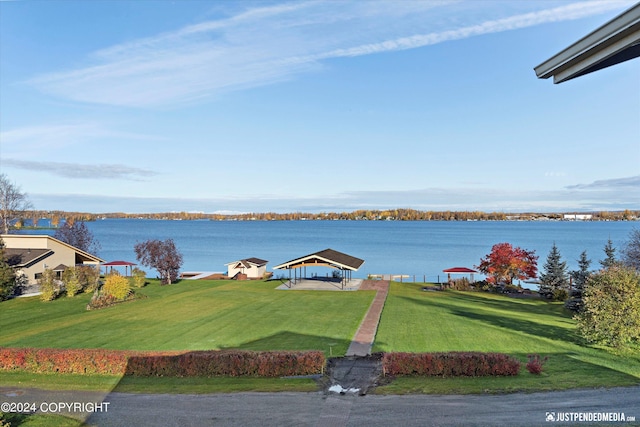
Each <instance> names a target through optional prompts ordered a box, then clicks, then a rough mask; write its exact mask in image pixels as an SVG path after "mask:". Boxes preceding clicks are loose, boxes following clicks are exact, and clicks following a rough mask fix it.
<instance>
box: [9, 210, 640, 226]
mask: <svg viewBox="0 0 640 427" xmlns="http://www.w3.org/2000/svg"><path fill="white" fill-rule="evenodd" d="M570 213H571V214H574V213H575V212H570ZM588 214H589V215H591V221H631V220H637V219H638V218H640V211H632V210H628V209H627V210H624V211H600V212H590V213H588ZM41 218H48V219H50V224H51V226H52V227H53V228H56V227H58V226H60V225H61V224H63V223H64V221H72V222H83V221H95V220H98V219H102V218H120V219H138V218H139V219H158V220H160V219H165V220H211V221H300V220H309V221H319V220H324V221H333V220H350V221H507V220H523V221H528V220H562V219H563V218H564V214H563V213H532V212H530V213H505V212H482V211H421V210H416V209H385V210H356V211H351V212H320V213H311V212H288V213H276V212H252V213H242V214H216V213H203V212H159V213H124V212H110V213H86V212H65V211H42V210H30V211H22V212H20V214H19V215H17V217H16V221H15V225H16V228H21V227H23V226H25V225H27V224H28V225H29V226H34V227H37V226H38V225H39V221H40V219H41Z"/></svg>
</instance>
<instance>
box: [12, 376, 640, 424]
mask: <svg viewBox="0 0 640 427" xmlns="http://www.w3.org/2000/svg"><path fill="white" fill-rule="evenodd" d="M0 401H3V402H6V401H14V402H18V401H20V402H31V401H49V402H73V401H84V402H92V401H94V402H103V403H108V406H107V407H106V409H107V410H106V411H105V410H104V408H103V410H102V411H101V412H94V413H93V414H90V415H89V416H88V419H87V422H88V424H89V425H95V426H100V427H111V426H160V425H161V426H198V427H199V426H396V425H400V426H403V427H404V426H542V425H546V426H551V425H574V426H575V425H578V426H579V425H584V426H587V425H588V426H591V425H625V426H629V425H640V386H637V387H625V388H613V389H590V390H570V391H561V392H546V393H529V394H525V393H516V394H505V395H467V396H457V395H454V396H431V395H411V396H375V395H366V396H357V395H344V396H341V395H325V394H323V393H320V392H317V393H237V394H208V395H167V394H164V395H145V394H124V393H111V394H108V395H106V396H104V395H100V394H99V393H79V392H75V393H74V392H50V391H43V390H35V389H22V390H16V389H8V388H0ZM622 414H624V417H625V421H610V422H606V421H602V418H603V417H612V419H616V420H617V419H618V418H619V417H621V416H622ZM73 415H74V416H76V417H83V418H84V417H85V416H86V414H80V413H76V414H73ZM548 416H549V417H550V421H547V420H546V419H547V417H548ZM572 417H573V419H572ZM578 417H583V418H582V419H583V421H581V419H580V418H578ZM634 417H635V419H637V420H638V422H632V421H628V420H631V419H633V418H634ZM551 418H553V420H551ZM558 419H562V420H565V421H557V420H558ZM585 419H586V420H585ZM588 420H591V421H588ZM593 420H595V421H593Z"/></svg>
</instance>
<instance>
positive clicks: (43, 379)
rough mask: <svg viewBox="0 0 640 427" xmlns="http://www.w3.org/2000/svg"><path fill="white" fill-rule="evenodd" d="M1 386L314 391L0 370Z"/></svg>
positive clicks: (296, 383) (254, 383) (302, 385)
mask: <svg viewBox="0 0 640 427" xmlns="http://www.w3.org/2000/svg"><path fill="white" fill-rule="evenodd" d="M0 384H2V386H3V387H27V388H39V389H43V390H77V391H103V392H105V393H109V392H112V391H114V392H121V393H186V394H201V393H202V394H204V393H231V392H241V391H245V392H246V391H257V392H278V391H301V392H309V391H316V390H318V385H317V383H316V381H314V380H313V379H311V378H238V377H236V378H232V377H215V378H172V377H131V376H125V377H120V376H111V375H73V374H65V375H60V374H32V373H29V372H2V371H0Z"/></svg>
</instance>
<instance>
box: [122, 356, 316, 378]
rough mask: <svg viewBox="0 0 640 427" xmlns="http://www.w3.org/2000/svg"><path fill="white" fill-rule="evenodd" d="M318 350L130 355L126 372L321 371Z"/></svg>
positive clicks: (272, 374) (209, 374)
mask: <svg viewBox="0 0 640 427" xmlns="http://www.w3.org/2000/svg"><path fill="white" fill-rule="evenodd" d="M325 363H326V360H325V357H324V353H323V352H321V351H298V352H294V351H260V352H254V351H234V350H225V351H193V352H189V353H185V354H180V355H175V356H171V355H167V356H156V357H152V358H148V357H132V358H131V359H129V364H128V365H127V372H126V374H127V375H136V376H177V377H213V376H222V375H224V376H231V377H238V376H255V377H282V376H291V375H312V374H319V373H322V372H323V371H324V366H325Z"/></svg>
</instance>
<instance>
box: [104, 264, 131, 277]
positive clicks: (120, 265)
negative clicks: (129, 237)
mask: <svg viewBox="0 0 640 427" xmlns="http://www.w3.org/2000/svg"><path fill="white" fill-rule="evenodd" d="M102 265H103V266H104V267H111V269H110V270H109V271H113V267H124V275H125V276H129V273H128V269H129V267H131V272H132V273H133V266H134V265H137V264H135V263H133V262H129V261H111V262H105V263H104V264H102ZM104 273H105V274H107V269H106V268H105V271H104Z"/></svg>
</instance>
